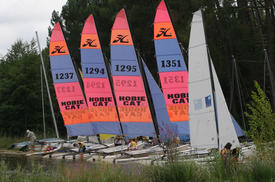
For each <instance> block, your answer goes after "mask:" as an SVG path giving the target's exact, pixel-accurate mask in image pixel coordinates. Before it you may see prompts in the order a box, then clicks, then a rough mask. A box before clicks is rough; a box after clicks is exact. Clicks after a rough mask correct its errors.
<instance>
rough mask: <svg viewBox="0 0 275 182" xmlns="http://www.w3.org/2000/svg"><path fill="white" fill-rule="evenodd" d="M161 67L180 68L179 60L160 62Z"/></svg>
mask: <svg viewBox="0 0 275 182" xmlns="http://www.w3.org/2000/svg"><path fill="white" fill-rule="evenodd" d="M161 67H162V68H169V67H181V62H180V60H176V59H173V60H161Z"/></svg>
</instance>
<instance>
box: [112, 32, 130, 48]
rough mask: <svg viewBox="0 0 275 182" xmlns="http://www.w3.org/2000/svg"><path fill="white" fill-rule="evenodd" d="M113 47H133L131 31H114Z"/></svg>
mask: <svg viewBox="0 0 275 182" xmlns="http://www.w3.org/2000/svg"><path fill="white" fill-rule="evenodd" d="M110 43H111V45H133V41H132V37H131V33H130V31H129V30H128V29H127V30H112V35H111V41H110Z"/></svg>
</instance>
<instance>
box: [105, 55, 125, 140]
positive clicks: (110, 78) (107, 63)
mask: <svg viewBox="0 0 275 182" xmlns="http://www.w3.org/2000/svg"><path fill="white" fill-rule="evenodd" d="M103 61H104V63H105V66H106V70H107V74H108V78H109V82H110V86H111V91H112V95H113V98H114V99H113V100H114V103H115V106H117V101H116V99H115V98H116V97H115V92H114V85H113V84H114V82H113V78H112V76H111V70H110V63H109V62H108V61H107V58H106V56H105V55H103ZM115 108H116V113H117V118H118V122H119V126H120V130H121V134H122V136H123V138H124V140H125V142H126V138H125V135H124V131H123V127H122V124H121V122H120V116H119V113H118V109H117V107H115Z"/></svg>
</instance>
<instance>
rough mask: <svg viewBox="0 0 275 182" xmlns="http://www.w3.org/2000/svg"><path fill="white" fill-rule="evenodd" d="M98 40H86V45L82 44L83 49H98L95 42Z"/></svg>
mask: <svg viewBox="0 0 275 182" xmlns="http://www.w3.org/2000/svg"><path fill="white" fill-rule="evenodd" d="M95 40H96V39H93V40H92V39H86V43H84V44H82V47H86V46H88V47H97V44H96V42H95Z"/></svg>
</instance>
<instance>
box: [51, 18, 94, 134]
mask: <svg viewBox="0 0 275 182" xmlns="http://www.w3.org/2000/svg"><path fill="white" fill-rule="evenodd" d="M49 52H50V63H51V72H52V78H53V83H54V88H55V93H56V97H57V101H58V105H59V108H60V112H61V114H62V117H63V120H64V123H65V126H66V128H67V132H68V135H69V136H78V135H93V134H94V132H93V128H92V125H91V123H90V121H89V119H88V113H87V105H86V101H85V99H84V96H83V94H82V90H81V88H80V84H79V82H78V78H77V75H76V72H75V69H74V66H73V63H72V60H71V57H70V54H69V50H68V47H67V44H66V42H65V39H64V36H63V33H62V30H61V27H60V24H59V23H56V25H55V26H54V28H53V31H52V35H51V39H50V50H49Z"/></svg>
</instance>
